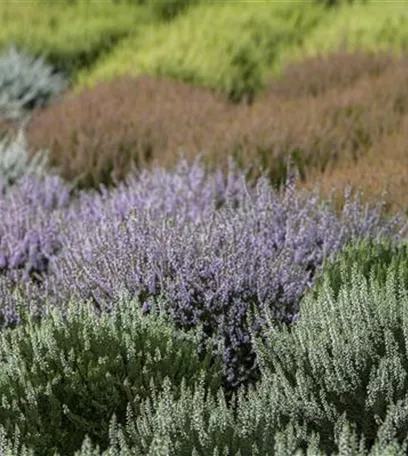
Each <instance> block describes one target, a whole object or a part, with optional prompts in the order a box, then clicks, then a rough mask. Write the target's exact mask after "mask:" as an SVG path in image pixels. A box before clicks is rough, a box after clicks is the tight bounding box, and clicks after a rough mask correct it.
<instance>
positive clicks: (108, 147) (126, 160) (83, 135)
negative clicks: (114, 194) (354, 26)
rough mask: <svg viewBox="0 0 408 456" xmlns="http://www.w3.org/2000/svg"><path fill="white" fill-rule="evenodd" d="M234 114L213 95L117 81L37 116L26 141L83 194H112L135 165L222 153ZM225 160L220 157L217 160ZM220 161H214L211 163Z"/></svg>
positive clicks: (150, 81) (152, 82) (146, 80)
mask: <svg viewBox="0 0 408 456" xmlns="http://www.w3.org/2000/svg"><path fill="white" fill-rule="evenodd" d="M234 113H235V109H233V107H232V106H230V105H229V104H228V103H227V102H226V101H225V100H224V99H222V98H221V97H217V96H216V95H215V94H213V93H212V92H211V91H209V90H205V89H200V88H199V87H194V86H191V85H188V84H185V83H177V82H173V81H170V80H165V79H161V78H152V77H148V76H144V77H140V78H137V79H133V78H130V77H123V78H118V79H116V80H114V81H111V82H110V83H101V84H99V85H98V86H97V87H94V88H93V89H88V90H84V91H83V92H81V93H78V94H77V93H75V92H74V93H70V94H67V96H66V97H65V98H64V99H63V100H62V101H61V103H59V104H58V105H53V106H52V107H50V108H49V109H46V110H44V111H41V112H39V113H37V114H35V115H33V116H32V118H31V121H30V122H29V124H28V126H27V140H28V144H29V145H30V147H32V148H34V149H36V150H37V149H42V148H46V149H48V150H50V163H51V164H52V165H53V166H57V167H59V168H60V169H61V175H62V177H64V178H65V179H67V180H70V181H71V180H73V179H76V180H77V185H78V187H79V188H96V189H97V188H98V187H99V184H104V185H106V186H112V185H113V184H114V178H115V179H116V180H121V179H123V178H125V177H126V175H127V174H128V173H129V171H130V169H131V165H134V166H135V167H136V168H143V167H151V165H152V164H153V161H154V160H156V159H157V160H158V162H159V163H160V165H164V166H172V165H175V164H176V161H177V152H178V150H180V148H181V147H182V148H183V150H184V151H185V154H186V155H187V156H188V157H192V156H195V155H197V153H199V152H201V151H202V149H207V148H208V149H210V150H214V151H215V150H216V149H217V148H218V147H219V143H220V142H221V141H222V138H223V136H224V137H228V131H227V130H228V126H229V119H231V117H232V116H233V115H234ZM217 158H218V160H217V161H220V160H219V155H218V156H217ZM213 161H214V160H213Z"/></svg>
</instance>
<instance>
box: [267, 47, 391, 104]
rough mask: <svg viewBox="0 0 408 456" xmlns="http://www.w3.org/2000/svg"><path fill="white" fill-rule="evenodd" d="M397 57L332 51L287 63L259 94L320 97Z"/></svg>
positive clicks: (386, 65) (377, 71)
mask: <svg viewBox="0 0 408 456" xmlns="http://www.w3.org/2000/svg"><path fill="white" fill-rule="evenodd" d="M398 64H399V61H398V60H397V59H396V58H395V57H392V56H391V55H390V54H387V53H384V52H377V53H368V52H361V51H355V52H345V51H338V52H333V53H331V54H330V55H318V56H315V57H310V58H307V59H303V60H302V61H300V62H296V63H289V64H288V66H287V67H286V68H285V69H284V70H283V72H282V75H281V76H280V77H279V78H274V79H273V80H272V81H271V82H270V83H269V84H268V87H267V89H266V93H262V94H261V95H260V96H259V98H261V99H262V98H265V96H266V97H268V96H278V97H282V98H283V99H292V98H300V97H304V96H314V97H319V96H321V95H323V94H324V93H326V92H327V91H329V90H331V89H346V88H348V87H350V86H351V85H353V84H355V83H356V82H357V81H358V80H359V79H362V78H367V77H376V76H379V75H380V74H382V73H384V72H385V71H387V70H389V68H390V66H395V65H398Z"/></svg>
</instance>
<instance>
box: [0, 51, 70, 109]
mask: <svg viewBox="0 0 408 456" xmlns="http://www.w3.org/2000/svg"><path fill="white" fill-rule="evenodd" d="M67 87H68V82H67V81H66V79H65V78H64V77H63V75H61V74H59V73H55V72H54V71H53V69H52V67H50V66H49V65H47V64H46V63H45V61H44V58H43V57H40V58H38V59H36V58H33V57H31V56H29V55H26V54H24V53H21V52H20V51H18V50H17V49H16V48H15V47H12V48H10V49H9V50H8V52H6V53H4V54H2V55H1V56H0V117H6V118H16V117H20V116H22V114H24V112H25V111H27V110H33V109H34V108H37V107H44V106H46V104H47V103H48V102H49V100H50V99H52V98H53V97H56V96H57V95H60V94H61V93H62V92H63V91H64V90H65V89H66V88H67Z"/></svg>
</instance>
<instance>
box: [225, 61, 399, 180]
mask: <svg viewBox="0 0 408 456" xmlns="http://www.w3.org/2000/svg"><path fill="white" fill-rule="evenodd" d="M406 110H408V68H407V67H405V66H404V65H401V66H394V67H392V68H390V69H389V70H387V71H386V72H384V73H383V74H382V75H380V76H377V77H373V76H371V77H365V78H362V79H360V80H359V81H357V82H356V83H355V84H354V85H352V86H351V87H349V88H346V89H338V88H337V89H331V90H329V91H328V92H326V93H325V94H323V95H322V96H320V97H312V96H308V97H302V98H299V99H296V100H295V99H292V100H286V101H283V100H282V99H279V97H272V96H270V97H267V98H265V99H261V100H258V101H257V102H255V103H254V104H253V105H252V106H251V107H245V108H244V107H241V109H240V113H239V115H238V116H236V117H235V118H234V120H233V122H232V124H231V127H230V129H229V141H230V142H229V144H226V140H225V141H224V144H223V150H229V151H235V154H236V155H239V156H240V161H241V162H242V163H245V164H246V163H248V162H250V161H251V160H254V159H255V158H256V159H258V160H259V161H260V163H261V165H262V166H263V167H264V168H265V169H267V170H268V172H269V176H270V177H271V179H272V181H274V182H275V183H279V182H282V180H283V179H284V174H285V172H286V171H285V160H286V159H287V157H289V156H290V157H292V158H293V160H294V162H295V164H297V166H298V167H299V168H300V171H301V177H302V178H303V179H306V178H307V174H308V173H309V172H310V170H311V169H315V168H317V169H319V170H320V171H323V170H324V169H326V168H327V167H330V166H336V163H338V162H339V161H341V160H343V159H344V158H346V159H347V160H352V161H356V160H357V159H358V158H359V157H362V156H364V155H365V154H366V153H367V152H368V150H369V149H370V148H371V147H373V146H374V145H375V144H377V143H378V142H380V141H382V140H383V139H384V138H386V137H387V136H388V135H390V134H392V133H393V132H395V131H398V128H399V125H400V123H401V120H402V118H403V116H404V114H405V111H406Z"/></svg>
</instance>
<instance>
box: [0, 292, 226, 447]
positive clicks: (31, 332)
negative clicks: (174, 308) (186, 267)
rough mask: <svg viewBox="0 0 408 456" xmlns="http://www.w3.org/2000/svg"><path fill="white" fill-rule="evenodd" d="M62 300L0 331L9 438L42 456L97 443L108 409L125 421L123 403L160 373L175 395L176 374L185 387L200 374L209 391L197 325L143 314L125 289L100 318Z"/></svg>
mask: <svg viewBox="0 0 408 456" xmlns="http://www.w3.org/2000/svg"><path fill="white" fill-rule="evenodd" d="M66 304H67V308H66V310H67V311H66V312H64V314H63V313H62V312H61V311H60V310H58V309H57V308H55V307H51V306H49V305H48V304H47V306H46V307H47V319H45V320H43V321H39V320H38V319H37V318H34V317H33V316H32V315H30V314H29V313H28V312H24V315H23V318H22V320H23V324H22V325H21V326H19V327H18V328H15V329H12V330H7V331H4V332H2V333H0V359H1V369H0V391H1V393H0V394H1V396H2V403H1V405H0V422H1V423H2V426H3V427H4V429H5V432H6V436H7V437H8V438H9V439H15V438H16V436H17V437H18V436H19V442H20V445H21V444H25V445H26V446H27V447H29V448H32V449H33V450H34V451H35V454H38V455H40V454H41V455H44V456H46V455H50V456H51V455H54V452H55V451H57V452H59V453H60V454H64V455H72V454H73V453H74V452H75V451H76V450H78V449H80V446H81V443H82V441H83V440H84V439H85V437H86V436H88V437H89V438H90V439H91V441H92V442H93V443H95V444H98V445H99V447H100V448H101V449H102V450H105V449H106V448H107V446H108V443H109V432H110V431H109V423H110V421H111V418H112V416H113V414H114V415H115V419H116V420H117V423H121V424H125V421H126V407H127V404H128V403H129V402H131V403H132V404H133V405H134V406H135V404H136V403H137V401H144V400H145V399H147V398H148V397H149V396H150V395H151V394H152V392H156V393H157V392H160V391H161V389H162V387H165V386H166V383H165V380H166V379H167V380H169V379H170V380H171V383H172V385H173V387H172V388H171V391H172V392H173V393H174V394H175V395H176V397H178V395H179V393H178V389H179V388H180V384H181V381H182V380H183V379H184V384H185V385H189V386H192V385H194V384H195V382H196V381H197V380H198V379H200V378H201V380H202V381H204V383H205V385H206V387H207V388H208V392H209V394H210V392H212V393H213V394H214V396H215V393H217V391H218V389H219V386H220V371H221V364H220V362H214V360H212V361H211V360H210V358H209V357H208V356H206V357H202V358H201V359H199V358H198V357H197V355H196V354H195V347H196V344H197V340H198V339H197V337H198V332H197V333H196V334H195V335H194V336H193V334H192V333H191V334H184V333H181V332H179V331H176V330H175V328H174V325H173V324H171V323H170V322H169V321H168V319H167V318H166V317H164V316H163V315H162V316H160V315H157V314H156V315H154V316H149V315H144V314H143V312H142V310H141V308H140V304H139V302H137V301H135V300H132V299H131V297H130V295H129V294H128V293H123V294H121V295H118V296H117V300H116V302H115V306H114V309H113V310H112V312H110V313H109V314H107V313H105V314H104V315H102V316H100V317H98V316H96V315H95V313H94V311H93V310H92V309H91V308H90V307H89V303H84V302H82V303H81V302H74V301H72V300H70V301H69V302H68V303H66ZM152 305H157V303H156V304H152ZM210 361H211V363H210ZM200 374H202V375H200ZM133 412H134V413H136V416H137V414H138V412H137V406H136V407H134V408H133Z"/></svg>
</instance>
